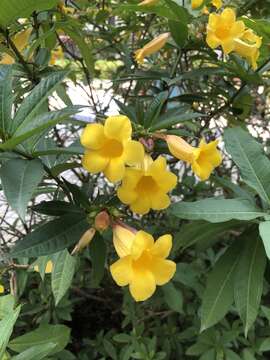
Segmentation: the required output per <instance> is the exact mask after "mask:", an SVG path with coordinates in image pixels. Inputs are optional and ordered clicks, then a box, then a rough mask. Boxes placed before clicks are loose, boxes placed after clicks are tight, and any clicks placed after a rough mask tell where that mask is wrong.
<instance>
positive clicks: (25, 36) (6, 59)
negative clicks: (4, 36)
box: [0, 28, 32, 65]
mask: <svg viewBox="0 0 270 360" xmlns="http://www.w3.org/2000/svg"><path fill="white" fill-rule="evenodd" d="M31 32H32V29H31V28H29V29H27V30H23V31H21V32H19V33H18V34H16V35H15V36H14V37H13V38H12V41H13V42H14V45H15V46H16V48H17V49H18V51H19V52H22V51H23V50H24V49H25V48H26V46H27V45H28V43H29V37H30V34H31ZM14 58H15V55H14V57H13V56H11V55H9V54H7V53H5V54H4V55H3V57H2V59H1V61H0V64H5V65H11V64H14V62H15V60H14Z"/></svg>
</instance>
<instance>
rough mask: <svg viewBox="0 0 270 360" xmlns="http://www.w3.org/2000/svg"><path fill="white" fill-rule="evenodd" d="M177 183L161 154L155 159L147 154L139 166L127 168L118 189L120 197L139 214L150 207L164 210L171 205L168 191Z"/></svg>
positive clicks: (145, 211) (144, 212) (147, 210)
mask: <svg viewBox="0 0 270 360" xmlns="http://www.w3.org/2000/svg"><path fill="white" fill-rule="evenodd" d="M176 183H177V177H176V175H174V174H173V173H171V172H170V171H168V170H167V163H166V159H165V158H163V157H162V156H159V157H158V158H157V159H156V160H155V161H153V159H152V158H151V157H150V156H149V155H145V158H144V162H143V163H142V164H141V165H140V166H138V167H137V168H128V169H126V172H125V176H124V178H123V180H122V185H121V186H120V187H119V188H118V190H117V195H118V197H119V199H120V200H121V201H122V202H123V203H124V204H127V205H130V209H131V210H132V211H134V212H135V213H138V214H141V215H143V214H146V213H148V212H149V210H150V209H153V210H162V209H166V208H167V207H168V206H169V205H170V198H169V196H168V195H167V193H168V192H169V191H170V190H172V189H173V188H174V187H175V186H176Z"/></svg>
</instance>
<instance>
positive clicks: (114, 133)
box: [104, 115, 132, 142]
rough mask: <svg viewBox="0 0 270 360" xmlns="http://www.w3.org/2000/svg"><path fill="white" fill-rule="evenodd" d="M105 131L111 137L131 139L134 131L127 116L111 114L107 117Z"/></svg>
mask: <svg viewBox="0 0 270 360" xmlns="http://www.w3.org/2000/svg"><path fill="white" fill-rule="evenodd" d="M104 133H105V135H106V136H107V137H108V138H110V139H115V140H119V141H121V142H122V141H125V140H129V139H130V137H131V133H132V127H131V122H130V120H129V118H128V117H127V116H124V115H117V116H110V117H108V118H107V119H106V121H105V125H104Z"/></svg>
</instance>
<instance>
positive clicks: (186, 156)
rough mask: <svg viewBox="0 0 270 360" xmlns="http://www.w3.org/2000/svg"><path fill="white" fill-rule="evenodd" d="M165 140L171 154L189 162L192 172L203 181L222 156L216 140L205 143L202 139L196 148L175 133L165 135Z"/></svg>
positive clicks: (217, 164)
mask: <svg viewBox="0 0 270 360" xmlns="http://www.w3.org/2000/svg"><path fill="white" fill-rule="evenodd" d="M166 141H167V144H168V147H169V150H170V152H171V154H172V155H173V156H175V157H176V158H177V159H179V160H183V161H186V162H187V163H189V164H191V168H192V170H193V171H194V173H195V174H196V175H197V176H198V177H199V178H200V179H201V180H203V181H204V180H207V179H208V178H209V176H210V174H211V172H212V171H213V170H214V169H215V168H216V167H217V166H219V165H220V164H221V161H222V156H221V153H220V151H219V150H218V149H217V144H218V140H215V141H211V142H210V143H208V144H207V143H206V142H205V140H204V139H202V140H201V141H200V144H199V147H198V148H195V147H193V146H191V145H189V144H188V143H187V142H186V141H185V140H183V139H182V138H180V137H179V136H175V135H166Z"/></svg>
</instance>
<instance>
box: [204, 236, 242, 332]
mask: <svg viewBox="0 0 270 360" xmlns="http://www.w3.org/2000/svg"><path fill="white" fill-rule="evenodd" d="M238 241H239V240H238ZM240 245H241V244H240ZM240 250H241V246H239V244H238V243H237V242H236V243H235V244H234V245H232V246H231V247H230V248H229V249H228V250H227V251H226V252H225V254H223V255H222V256H221V257H220V259H219V260H218V261H217V262H216V264H215V265H214V268H213V270H212V272H211V273H210V275H209V276H208V278H207V284H206V289H205V292H204V295H203V299H202V310H201V331H203V330H205V329H207V328H209V327H210V326H213V325H215V324H216V323H217V322H218V321H219V320H221V319H222V318H223V317H224V316H225V315H226V313H227V312H228V311H229V309H230V307H231V305H232V303H233V278H234V275H235V269H236V266H237V264H238V261H239V255H240Z"/></svg>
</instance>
